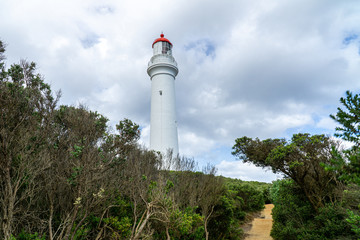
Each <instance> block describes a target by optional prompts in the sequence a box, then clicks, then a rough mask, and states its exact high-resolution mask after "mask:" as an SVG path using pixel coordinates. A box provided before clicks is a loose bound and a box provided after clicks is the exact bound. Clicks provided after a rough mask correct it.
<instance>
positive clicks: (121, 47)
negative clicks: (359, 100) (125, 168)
mask: <svg viewBox="0 0 360 240" xmlns="http://www.w3.org/2000/svg"><path fill="white" fill-rule="evenodd" d="M161 32H164V34H165V37H166V38H168V39H169V40H170V41H171V42H172V43H173V46H174V47H173V55H174V57H175V59H176V61H177V63H178V66H179V74H178V76H177V79H176V101H177V102H176V104H177V118H178V128H179V129H178V132H179V150H180V153H181V154H182V155H185V156H188V157H194V159H195V160H197V161H198V162H199V165H200V166H201V165H202V164H205V163H208V162H210V163H211V164H213V165H216V166H217V168H218V174H221V175H224V176H228V177H234V178H240V179H242V180H257V181H268V182H269V181H272V180H275V179H276V178H277V177H278V176H275V175H273V174H272V173H271V172H270V171H265V170H263V169H261V168H260V169H259V168H255V167H254V166H251V165H248V164H243V163H242V162H241V161H239V160H236V159H235V157H234V156H232V155H231V147H232V146H233V144H234V140H235V139H236V138H238V137H242V136H249V137H259V138H260V139H265V138H283V137H285V138H290V137H291V136H292V134H294V133H298V132H310V133H312V134H317V133H325V134H329V135H332V134H333V133H334V128H335V126H336V125H335V123H334V122H333V121H332V120H331V119H330V118H329V114H333V113H336V108H337V107H338V106H340V105H339V98H340V97H341V96H344V93H345V91H346V90H351V91H353V92H355V93H358V92H359V89H360V78H359V76H360V55H359V53H360V35H359V34H360V2H359V1H357V0H354V1H350V0H348V1H347V0H342V1H338V0H293V1H289V0H247V1H245V0H244V1H241V0H223V1H215V0H191V1H185V0H171V1H165V0H152V1H149V0H142V1H138V0H97V1H96V0H78V1H76V0H51V1H50V0H1V1H0V39H1V40H2V41H3V42H5V43H6V44H7V52H6V55H7V64H8V66H9V65H10V64H11V63H14V62H19V60H20V59H22V58H23V59H27V60H29V61H34V62H36V63H37V65H38V72H40V73H41V74H42V75H43V76H44V78H45V81H46V82H48V83H50V84H51V86H52V89H53V90H55V91H57V90H60V89H61V91H62V98H61V101H60V103H61V104H68V105H76V104H79V103H82V104H85V105H87V106H88V108H89V109H91V110H96V111H98V112H100V113H102V114H103V115H105V116H106V117H108V118H109V119H110V121H111V124H112V125H113V126H114V125H115V124H116V123H117V122H118V121H119V120H122V119H123V118H129V119H131V120H133V121H134V122H136V123H138V124H140V126H141V127H142V138H141V141H142V143H143V144H144V145H145V146H149V124H150V94H151V93H150V90H151V81H150V79H149V77H148V75H147V73H146V68H147V63H148V61H149V60H150V58H151V56H152V49H151V45H152V42H153V41H154V40H155V39H156V38H158V37H159V35H160V33H161Z"/></svg>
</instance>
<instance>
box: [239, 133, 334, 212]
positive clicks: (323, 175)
mask: <svg viewBox="0 0 360 240" xmlns="http://www.w3.org/2000/svg"><path fill="white" fill-rule="evenodd" d="M334 147H335V148H336V147H337V143H336V142H335V141H334V140H332V139H331V138H329V137H327V136H325V135H313V136H311V135H310V134H307V133H305V134H301V133H300V134H294V135H293V137H292V139H291V141H289V142H286V141H285V140H284V139H267V140H263V141H260V140H259V139H258V138H256V139H254V140H253V139H251V138H247V137H243V138H238V139H236V142H235V145H234V146H233V149H234V151H233V152H232V154H233V155H235V156H237V157H238V158H239V159H242V160H244V162H252V163H254V164H255V165H256V166H261V167H270V168H271V169H272V170H273V172H274V173H283V174H284V175H285V176H287V177H289V178H291V179H293V180H294V181H295V182H296V183H297V184H298V185H299V186H300V187H301V188H302V190H303V191H304V194H305V195H306V197H307V198H308V200H309V201H310V203H311V204H312V206H313V207H314V209H315V210H317V209H318V208H320V207H323V206H324V204H325V203H326V202H328V201H332V202H333V201H335V200H336V199H337V198H338V197H339V193H338V191H337V190H338V187H340V185H339V184H340V183H339V182H338V180H337V178H336V174H334V173H333V172H329V171H326V170H325V169H324V167H323V164H326V163H330V160H331V158H332V149H333V148H334Z"/></svg>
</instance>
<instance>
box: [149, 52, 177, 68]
mask: <svg viewBox="0 0 360 240" xmlns="http://www.w3.org/2000/svg"><path fill="white" fill-rule="evenodd" d="M159 63H166V64H172V65H174V66H175V67H177V63H176V61H175V58H174V57H173V56H171V55H168V54H157V55H155V56H153V57H152V58H151V59H150V61H149V64H148V67H150V66H151V65H154V64H159Z"/></svg>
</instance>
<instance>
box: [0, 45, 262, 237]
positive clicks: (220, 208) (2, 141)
mask: <svg viewBox="0 0 360 240" xmlns="http://www.w3.org/2000/svg"><path fill="white" fill-rule="evenodd" d="M4 51H5V48H4V45H3V44H2V42H1V41H0V107H1V108H0V226H1V227H0V239H6V240H8V239H239V238H240V237H241V236H242V231H241V229H240V228H239V226H240V224H241V223H242V222H243V221H244V219H245V216H246V214H247V213H248V212H251V211H256V210H260V209H262V207H263V205H264V201H265V199H267V198H268V190H267V189H268V185H266V184H260V183H246V182H242V181H240V180H230V179H226V178H222V177H216V176H215V168H214V167H212V166H206V167H204V168H203V169H202V171H201V172H197V171H196V170H197V168H196V163H195V161H194V160H193V159H188V158H180V157H172V154H171V153H169V154H168V155H167V156H163V155H161V154H159V153H156V152H153V151H148V150H147V149H143V148H142V147H140V146H139V145H138V144H137V140H138V139H139V137H140V130H139V126H138V125H137V124H135V123H133V122H132V121H131V120H129V119H124V120H122V121H120V122H119V124H118V125H117V126H116V132H113V131H110V128H109V125H108V119H107V118H106V117H104V116H102V115H101V114H99V113H97V112H93V111H90V110H88V109H86V108H85V107H84V106H77V107H75V106H64V105H62V106H58V104H57V101H58V99H59V96H60V94H57V96H53V93H52V92H51V89H50V86H49V85H48V84H46V83H45V82H44V81H43V79H42V77H41V76H40V75H39V74H37V73H35V70H36V66H35V64H34V63H28V62H26V61H21V62H20V64H13V65H12V66H10V68H8V69H6V67H5V63H4V59H5V57H4ZM170 166H171V169H170Z"/></svg>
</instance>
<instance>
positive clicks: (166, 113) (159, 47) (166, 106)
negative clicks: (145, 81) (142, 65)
mask: <svg viewBox="0 0 360 240" xmlns="http://www.w3.org/2000/svg"><path fill="white" fill-rule="evenodd" d="M172 46H173V45H172V43H171V42H170V41H169V40H168V39H166V38H165V37H164V34H161V35H160V38H157V39H155V41H154V42H153V44H152V48H153V56H152V57H151V59H150V61H149V64H148V68H147V73H148V74H149V76H150V79H151V116H150V149H152V150H155V151H159V152H161V153H163V154H166V153H167V151H168V150H172V152H173V156H177V154H178V153H179V147H178V133H177V122H176V108H175V77H176V75H177V74H178V71H179V70H178V67H177V63H176V61H175V59H174V57H173V56H172Z"/></svg>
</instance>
